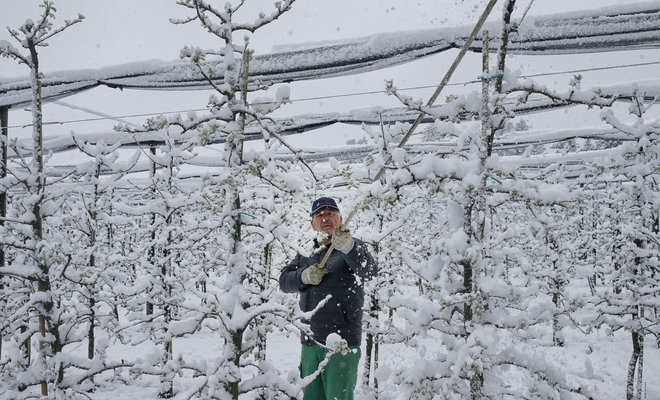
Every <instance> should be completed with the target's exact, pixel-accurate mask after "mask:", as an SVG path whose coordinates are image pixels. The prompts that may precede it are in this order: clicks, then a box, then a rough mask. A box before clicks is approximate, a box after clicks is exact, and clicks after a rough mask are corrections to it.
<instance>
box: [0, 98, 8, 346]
mask: <svg viewBox="0 0 660 400" xmlns="http://www.w3.org/2000/svg"><path fill="white" fill-rule="evenodd" d="M0 130H1V131H2V135H1V136H0V179H4V178H5V177H6V176H7V144H8V140H9V107H8V106H4V107H0ZM6 216H7V191H6V190H2V191H0V217H2V219H0V226H4V225H5V220H4V218H5V217H6ZM4 266H5V248H4V247H3V246H0V267H4ZM3 287H4V282H2V276H0V289H2V288H3ZM0 358H2V333H0Z"/></svg>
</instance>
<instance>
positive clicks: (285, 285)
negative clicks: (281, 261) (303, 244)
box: [280, 254, 307, 293]
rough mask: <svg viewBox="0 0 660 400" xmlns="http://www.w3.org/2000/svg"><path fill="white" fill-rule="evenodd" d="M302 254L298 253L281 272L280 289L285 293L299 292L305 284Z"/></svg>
mask: <svg viewBox="0 0 660 400" xmlns="http://www.w3.org/2000/svg"><path fill="white" fill-rule="evenodd" d="M301 257H302V256H301V255H300V254H297V255H296V257H295V258H294V259H293V260H291V262H289V263H288V264H287V265H286V266H285V267H284V268H282V272H281V273H280V289H281V290H282V291H283V292H285V293H298V292H300V291H301V290H302V289H303V288H304V287H305V286H307V285H304V284H303V283H302V278H301V275H302V271H303V270H304V268H303V264H302V262H301Z"/></svg>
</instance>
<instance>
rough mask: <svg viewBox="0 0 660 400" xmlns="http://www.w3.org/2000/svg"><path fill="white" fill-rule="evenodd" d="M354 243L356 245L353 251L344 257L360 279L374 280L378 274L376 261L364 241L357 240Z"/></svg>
mask: <svg viewBox="0 0 660 400" xmlns="http://www.w3.org/2000/svg"><path fill="white" fill-rule="evenodd" d="M353 241H354V243H355V245H354V246H353V249H352V250H351V251H349V252H348V254H346V255H345V256H344V259H345V260H346V263H347V264H348V266H349V267H350V268H351V270H353V273H355V274H356V275H357V276H359V277H360V278H362V279H365V280H368V279H371V278H373V277H374V276H375V275H376V273H377V272H378V266H377V265H376V261H375V260H374V258H373V257H372V256H371V253H369V249H368V248H367V245H366V244H365V243H364V242H363V241H361V240H360V239H355V238H353Z"/></svg>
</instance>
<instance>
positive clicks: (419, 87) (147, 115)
mask: <svg viewBox="0 0 660 400" xmlns="http://www.w3.org/2000/svg"><path fill="white" fill-rule="evenodd" d="M649 65H660V61H647V62H640V63H633V64H620V65H610V66H606V67H592V68H578V69H572V70H563V71H556V72H540V73H538V74H529V75H521V76H520V78H539V77H547V76H556V75H567V74H577V73H583V72H595V71H608V70H615V69H622V68H633V67H644V66H649ZM477 83H481V81H480V80H470V81H462V82H453V83H448V84H447V86H466V85H473V84H477ZM435 87H436V85H419V86H408V87H399V88H397V91H399V92H401V91H410V90H420V89H432V88H435ZM385 93H386V91H385V90H384V89H383V90H368V91H362V92H348V93H338V94H330V95H325V96H311V97H301V98H299V99H290V100H289V101H288V102H289V103H299V102H304V101H316V100H326V99H337V98H342V97H354V96H365V95H373V94H385ZM54 103H55V104H59V102H54ZM267 104H270V102H258V103H252V105H267ZM81 110H82V108H81ZM206 110H207V109H206V108H193V109H187V110H172V111H162V112H151V113H137V114H125V115H119V116H114V117H113V116H108V117H96V118H79V119H71V120H63V121H45V122H44V123H43V124H44V125H66V124H75V123H83V122H95V121H107V120H116V119H123V118H138V117H153V116H157V115H168V114H183V113H189V112H202V111H206ZM82 111H85V110H82ZM31 126H32V124H23V125H9V126H8V127H7V128H10V129H15V128H29V127H31Z"/></svg>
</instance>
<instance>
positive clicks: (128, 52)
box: [0, 0, 660, 135]
mask: <svg viewBox="0 0 660 400" xmlns="http://www.w3.org/2000/svg"><path fill="white" fill-rule="evenodd" d="M659 1H660V0H656V1H654V3H657V2H659ZM486 2H487V1H486V0H409V1H401V0H332V1H322V0H297V1H296V3H295V4H294V5H293V9H292V10H291V11H290V12H288V13H287V14H285V15H284V16H283V17H282V18H281V19H280V20H278V21H276V22H274V23H272V24H270V25H269V26H267V27H266V28H264V29H263V30H261V31H259V33H258V34H257V35H255V36H254V37H253V38H252V39H251V43H252V46H253V48H255V50H256V52H257V54H262V53H267V52H271V51H272V48H273V46H277V45H286V44H295V43H304V42H316V41H332V40H339V39H345V38H353V37H359V36H366V35H370V34H373V33H380V32H395V31H405V30H415V29H425V28H437V27H447V26H460V25H473V24H474V23H475V22H476V19H477V17H478V15H479V14H480V13H481V12H482V10H483V8H484V7H485V4H486ZM40 3H41V1H38V0H21V1H15V0H0V10H2V12H0V27H2V28H4V27H6V26H11V27H17V26H19V25H20V24H22V23H23V22H24V21H25V19H26V18H32V19H36V18H37V16H38V15H39V13H40V11H41V9H40V8H39V7H38V5H39V4H40ZM218 3H223V2H218ZM247 3H249V4H252V5H256V6H257V7H260V8H261V9H262V10H270V9H271V8H270V7H272V6H271V3H272V2H271V1H269V0H248V2H247ZM629 3H632V1H630V0H579V1H578V0H552V1H550V0H536V1H534V2H533V4H532V7H531V9H530V11H529V14H528V15H529V17H530V18H532V17H534V16H538V15H546V14H553V13H559V12H570V11H576V10H586V9H593V8H601V7H605V6H616V5H621V4H629ZM503 4H504V0H500V1H499V3H498V7H497V9H496V10H495V11H494V12H493V13H492V15H491V19H495V18H499V17H501V7H502V5H503ZM529 4H530V0H519V1H518V9H517V10H516V13H515V14H514V16H516V15H517V16H520V15H521V14H522V12H523V10H524V9H525V8H527V6H528V5H529ZM55 5H56V7H57V8H58V12H57V23H56V25H57V26H60V24H61V23H62V21H63V20H64V19H70V18H73V17H75V16H76V15H77V14H78V13H81V14H83V15H85V17H86V19H85V21H83V22H82V23H80V24H77V25H75V26H73V27H71V28H70V29H68V30H67V31H65V32H63V33H61V34H59V35H58V36H56V37H54V38H52V39H51V40H50V46H49V47H48V48H45V49H41V51H40V60H41V67H42V71H45V72H46V73H47V72H49V71H61V70H77V69H87V68H99V67H107V66H112V65H117V64H124V63H129V62H135V61H142V60H148V59H161V60H173V59H177V58H178V53H179V50H180V49H181V47H182V46H184V45H191V44H192V45H198V46H201V47H214V46H215V47H216V48H217V41H216V39H215V38H214V37H213V36H211V35H209V34H208V33H206V32H205V31H204V30H203V29H201V28H200V27H199V26H198V25H197V24H196V23H192V24H188V25H185V26H181V25H173V24H172V23H170V22H169V18H172V17H174V18H183V17H185V16H186V15H188V10H186V9H185V8H183V7H182V6H179V5H177V4H176V2H175V1H174V0H113V1H100V0H60V1H55ZM246 11H247V12H246V14H250V15H249V17H248V18H249V19H252V18H253V16H254V14H255V13H256V11H257V10H256V8H255V7H253V8H251V9H250V8H249V9H247V10H246ZM0 39H7V40H10V41H11V40H12V39H11V38H10V37H9V35H8V33H7V32H6V30H4V29H3V30H1V31H0ZM454 55H455V52H454V53H452V52H447V53H442V54H440V55H436V56H433V57H429V58H425V59H422V60H419V61H415V62H413V63H409V64H406V65H402V66H397V67H393V68H389V69H387V70H382V71H375V72H372V73H366V74H360V75H355V76H351V77H344V78H332V79H326V80H316V81H307V82H301V83H294V84H292V91H291V95H292V98H306V97H311V96H323V95H332V94H344V93H347V92H351V91H353V92H356V91H357V92H359V91H371V90H382V89H383V87H384V81H385V80H386V79H390V78H393V79H395V83H397V84H398V85H399V86H400V87H405V86H415V85H436V84H437V83H438V82H439V80H440V78H441V76H442V75H443V74H444V72H445V71H446V69H447V67H448V65H449V64H450V63H451V61H452V58H453V56H454ZM479 58H480V56H479V55H474V54H471V55H468V56H467V57H466V59H465V61H464V62H463V64H462V65H461V68H460V69H459V71H457V73H456V75H455V78H454V81H459V82H460V81H462V80H472V79H475V78H476V77H477V76H478V74H479V66H480V61H479ZM624 59H625V60H627V61H631V62H635V61H639V60H641V59H644V60H646V61H649V60H654V59H655V60H660V55H659V54H658V52H657V51H644V52H639V51H638V52H629V53H626V55H625V57H621V56H620V55H617V54H590V55H584V56H580V57H576V56H553V57H536V56H532V57H529V56H527V57H512V58H511V60H510V63H509V66H510V67H512V68H520V69H522V70H523V72H525V73H538V72H545V71H557V70H562V69H567V68H575V67H580V66H585V67H588V66H592V65H609V64H616V63H620V62H622V61H623V60H624ZM655 70H657V66H654V67H653V71H655ZM643 73H644V74H647V72H643ZM26 75H27V69H26V67H25V66H19V65H16V63H15V62H14V61H12V60H7V59H4V58H0V79H3V78H9V77H16V76H26ZM610 75H611V74H610ZM599 76H600V75H598V74H593V75H590V77H591V78H593V80H592V81H589V80H587V82H586V83H587V85H589V84H592V83H593V84H600V83H603V82H607V79H611V77H606V78H607V79H605V80H604V81H599V80H598V79H599V78H598V77H599ZM634 76H639V71H638V70H635V71H630V74H629V75H626V74H625V73H624V74H617V75H616V79H628V77H634ZM656 76H657V74H656ZM568 78H570V77H565V79H564V80H562V79H559V78H553V79H554V80H553V81H551V82H550V83H557V84H558V85H563V84H564V82H565V81H566V80H567V79H568ZM615 82H616V80H615V81H614V82H610V83H615ZM431 91H432V89H429V90H426V91H418V92H415V93H410V94H411V95H414V96H419V97H421V98H423V99H426V98H428V95H429V94H430V92H431ZM207 98H208V92H205V91H198V92H192V93H190V92H185V93H182V92H157V93H155V94H154V92H146V91H130V90H126V91H124V92H120V91H119V90H116V89H114V90H113V89H107V88H98V89H94V90H91V91H89V92H86V93H82V94H77V95H75V96H71V97H69V98H67V99H65V101H66V102H67V103H69V104H71V105H75V106H78V107H86V108H91V109H94V110H97V111H99V112H102V113H105V114H111V115H115V116H118V115H129V114H136V113H145V112H165V111H171V110H185V109H195V108H201V107H204V105H205V103H206V99H207ZM393 105H396V103H395V101H394V100H393V99H392V98H386V96H384V95H369V96H367V95H365V96H355V97H345V98H341V99H335V100H332V99H327V100H324V99H321V100H316V101H307V102H298V103H295V104H292V105H290V106H287V108H286V110H287V111H286V112H288V113H289V114H291V115H295V114H298V113H303V112H315V113H317V112H335V111H343V110H352V109H355V108H364V107H372V106H393ZM90 116H93V115H90V114H89V113H85V112H82V111H80V110H78V111H73V110H71V109H69V108H67V107H64V106H62V105H56V104H47V105H46V106H45V118H44V119H45V120H46V121H49V120H50V121H63V120H70V119H76V118H86V117H90ZM143 119H144V118H142V120H143ZM554 119H556V118H554ZM29 121H30V116H29V113H28V112H26V111H22V110H15V111H14V110H12V111H11V112H10V125H15V124H24V123H28V122H29ZM133 121H135V122H136V123H140V119H139V118H136V119H133ZM592 121H593V119H592ZM115 123H116V121H104V122H93V123H84V124H80V123H79V124H65V125H52V126H49V127H48V128H47V130H46V133H47V135H48V134H50V135H59V134H68V132H70V131H74V132H76V133H83V132H93V131H99V130H107V129H112V126H113V125H114V124H115ZM585 123H591V122H585ZM13 132H14V133H15V134H19V135H20V134H21V130H20V129H14V130H13ZM26 133H29V129H28V130H27V131H26Z"/></svg>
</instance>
